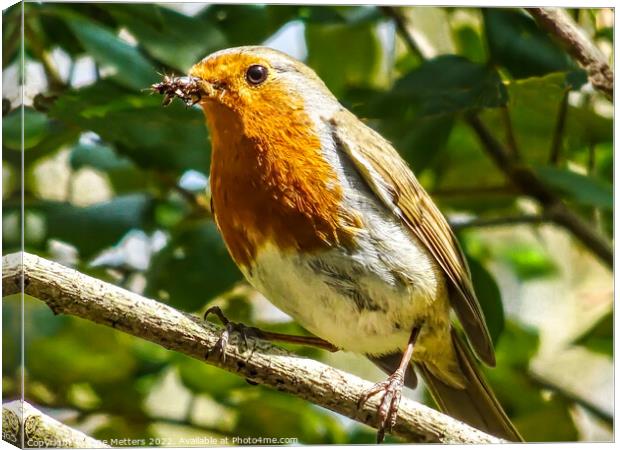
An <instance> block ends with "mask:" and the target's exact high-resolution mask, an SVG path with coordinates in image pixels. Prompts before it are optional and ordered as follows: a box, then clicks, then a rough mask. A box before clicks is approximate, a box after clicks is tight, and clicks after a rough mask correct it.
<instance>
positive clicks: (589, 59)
mask: <svg viewBox="0 0 620 450" xmlns="http://www.w3.org/2000/svg"><path fill="white" fill-rule="evenodd" d="M526 11H527V12H529V13H530V14H531V15H532V17H533V18H534V19H535V20H536V22H538V24H539V25H540V26H541V27H542V28H544V29H546V30H547V31H548V32H549V33H551V34H553V35H554V36H555V37H556V38H558V39H559V41H560V42H561V43H562V45H563V46H564V47H565V48H566V50H567V51H568V52H569V53H570V54H571V55H572V56H573V58H575V59H576V60H577V62H579V64H580V65H581V66H582V67H583V68H584V69H585V70H586V71H587V72H588V78H589V80H590V82H591V83H592V86H594V87H595V88H596V89H598V90H599V91H601V92H602V93H603V94H605V96H606V97H607V98H608V99H612V97H613V93H614V72H613V71H612V70H611V68H610V67H609V64H608V63H607V60H606V58H605V56H604V55H603V54H602V53H601V51H600V50H599V49H598V48H597V47H596V45H594V43H593V42H592V41H591V40H590V39H588V37H587V36H586V35H585V34H584V33H583V31H582V30H581V29H580V28H579V27H578V26H577V24H576V23H575V21H574V20H573V19H572V18H571V17H570V16H569V15H568V14H567V13H566V11H564V10H563V9H560V8H526Z"/></svg>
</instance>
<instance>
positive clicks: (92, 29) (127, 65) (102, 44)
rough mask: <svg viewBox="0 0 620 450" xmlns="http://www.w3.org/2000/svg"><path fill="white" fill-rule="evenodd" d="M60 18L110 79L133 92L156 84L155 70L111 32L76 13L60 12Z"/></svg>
mask: <svg viewBox="0 0 620 450" xmlns="http://www.w3.org/2000/svg"><path fill="white" fill-rule="evenodd" d="M61 11H62V10H61ZM62 16H63V17H64V20H65V23H66V24H67V25H68V26H69V28H70V29H71V31H72V32H73V33H74V34H75V37H76V38H77V40H78V41H79V42H80V44H81V45H82V46H83V47H84V48H85V49H86V51H87V53H88V54H89V55H90V56H92V57H93V58H94V59H95V61H97V63H98V64H99V65H100V66H101V67H100V68H101V70H105V71H109V72H111V75H109V77H110V78H111V79H113V80H114V81H116V82H118V83H119V84H121V85H123V86H125V87H128V88H131V89H135V90H142V89H145V88H148V87H149V86H150V85H151V84H153V83H155V82H156V81H157V78H158V75H157V71H156V69H155V67H153V65H151V63H150V62H149V61H148V60H147V59H146V58H145V57H144V56H143V55H142V54H141V53H140V51H139V50H138V48H136V47H134V46H133V45H131V44H129V43H127V42H125V41H123V40H122V39H121V38H120V37H118V36H117V35H116V34H114V33H113V32H112V31H111V30H109V29H107V28H105V27H103V26H101V25H98V24H96V23H94V22H92V21H90V20H87V19H85V18H83V17H80V16H79V15H77V14H68V13H66V12H63V13H62Z"/></svg>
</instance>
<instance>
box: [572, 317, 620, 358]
mask: <svg viewBox="0 0 620 450" xmlns="http://www.w3.org/2000/svg"><path fill="white" fill-rule="evenodd" d="M573 344H574V345H580V346H583V347H586V348H587V349H588V350H590V351H593V352H596V353H601V354H603V355H606V356H609V357H613V355H614V314H613V310H612V311H609V312H608V313H607V314H604V315H603V316H602V317H601V318H599V319H598V320H597V321H596V322H595V323H594V325H592V326H591V327H590V329H588V330H587V331H586V332H584V333H583V334H582V335H581V336H579V337H578V338H577V339H575V340H574V341H573Z"/></svg>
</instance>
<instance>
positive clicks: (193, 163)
mask: <svg viewBox="0 0 620 450" xmlns="http://www.w3.org/2000/svg"><path fill="white" fill-rule="evenodd" d="M160 102H161V99H159V98H157V97H155V96H152V95H148V94H146V93H142V94H135V93H131V92H129V91H127V90H125V89H122V88H120V87H119V86H117V85H115V84H114V83H111V82H109V81H100V82H98V83H96V84H94V85H91V86H88V87H86V88H83V89H80V90H77V91H70V92H68V93H66V94H65V95H63V96H62V97H61V98H59V99H58V100H57V101H56V103H55V104H54V106H53V107H52V109H51V110H50V115H51V116H52V117H56V118H58V119H62V120H63V121H65V122H66V123H68V124H72V125H74V126H76V127H80V128H82V129H83V130H90V131H94V132H95V133H97V134H98V135H99V136H100V137H101V138H102V139H103V140H104V141H106V142H108V143H110V144H113V145H114V146H115V148H116V151H117V152H118V153H119V154H122V155H126V156H128V157H129V158H130V159H131V160H132V161H134V162H135V163H136V164H137V165H138V166H140V167H142V168H157V169H159V170H162V171H173V172H175V173H178V174H180V173H182V172H184V171H185V170H189V169H195V170H199V171H201V172H203V173H208V172H209V164H210V159H211V154H210V147H209V141H208V140H207V129H206V126H205V124H204V116H203V114H202V112H201V111H200V110H199V109H197V108H186V107H185V106H183V105H181V104H179V103H178V102H173V103H172V104H171V105H170V106H169V107H167V108H162V106H161V104H160Z"/></svg>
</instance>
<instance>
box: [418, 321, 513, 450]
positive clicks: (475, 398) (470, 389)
mask: <svg viewBox="0 0 620 450" xmlns="http://www.w3.org/2000/svg"><path fill="white" fill-rule="evenodd" d="M452 343H453V346H454V353H455V355H456V359H457V361H458V364H459V367H460V369H461V372H462V374H463V378H464V379H465V388H464V389H459V388H456V387H452V386H449V385H447V384H446V383H444V382H443V381H441V380H440V379H439V378H437V377H436V376H435V375H434V374H433V373H432V372H431V371H430V370H429V369H428V368H427V367H426V366H425V365H424V363H422V362H415V366H416V368H417V369H418V372H419V373H420V375H421V376H422V377H423V378H424V381H425V382H426V386H427V387H428V390H429V391H430V392H431V395H432V396H433V399H434V400H435V402H436V403H437V405H438V406H439V408H440V409H441V410H442V411H443V412H445V413H446V414H448V415H450V416H452V417H454V418H455V419H458V420H461V421H463V422H465V423H467V424H469V425H471V426H472V427H475V428H477V429H479V430H482V431H485V432H487V433H489V434H491V435H493V436H496V437H499V438H503V439H507V440H509V441H513V442H520V441H523V438H522V437H521V435H520V434H519V432H518V431H517V429H516V428H515V426H514V425H513V424H512V422H511V421H510V419H509V418H508V416H507V415H506V413H505V412H504V409H503V408H502V406H501V405H500V404H499V401H498V400H497V398H496V397H495V394H493V391H492V390H491V388H490V387H489V385H488V384H487V382H486V380H485V379H484V376H483V374H482V372H481V371H480V368H479V367H478V364H477V363H476V358H475V357H474V355H473V354H472V352H471V350H470V349H469V347H468V346H467V344H466V343H465V342H463V339H462V338H461V337H460V336H459V335H458V334H457V332H456V331H455V330H454V329H453V330H452Z"/></svg>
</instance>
